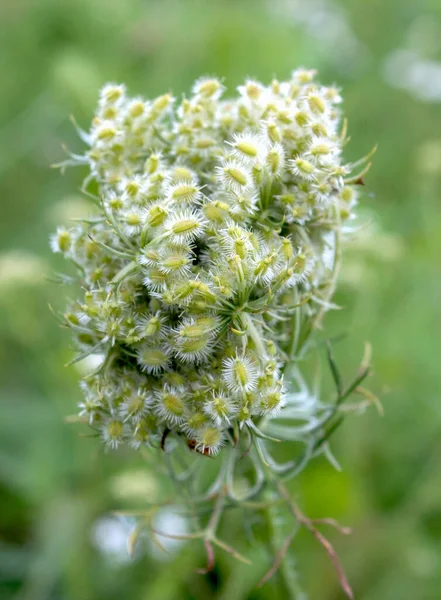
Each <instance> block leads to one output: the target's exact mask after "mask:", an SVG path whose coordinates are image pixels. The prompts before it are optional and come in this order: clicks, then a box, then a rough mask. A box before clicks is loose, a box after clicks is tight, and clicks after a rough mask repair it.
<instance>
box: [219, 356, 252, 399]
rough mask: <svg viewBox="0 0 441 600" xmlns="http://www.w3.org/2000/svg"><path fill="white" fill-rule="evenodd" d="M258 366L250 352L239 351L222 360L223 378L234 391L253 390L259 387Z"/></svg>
mask: <svg viewBox="0 0 441 600" xmlns="http://www.w3.org/2000/svg"><path fill="white" fill-rule="evenodd" d="M257 377H258V368H257V364H256V362H255V361H254V359H253V358H252V357H251V355H250V354H249V353H240V354H239V353H237V354H236V356H235V357H231V358H224V359H223V361H222V378H223V380H224V382H225V384H226V385H227V387H228V389H230V390H231V391H232V392H234V393H240V392H251V391H252V390H254V389H256V387H257Z"/></svg>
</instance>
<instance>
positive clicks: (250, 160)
mask: <svg viewBox="0 0 441 600" xmlns="http://www.w3.org/2000/svg"><path fill="white" fill-rule="evenodd" d="M223 94H224V86H223V85H222V83H221V82H220V81H219V80H217V79H214V78H203V79H200V80H198V81H196V83H195V84H194V86H193V89H192V93H191V95H190V96H189V97H184V98H183V99H182V100H181V101H179V102H178V101H177V100H176V99H175V98H173V97H172V95H170V94H165V95H163V96H160V97H158V98H155V99H153V100H145V99H143V98H140V97H135V98H131V97H129V96H127V93H126V89H125V87H124V86H123V85H114V84H109V85H106V86H105V87H104V88H103V89H102V91H101V94H100V98H99V102H98V107H97V111H96V115H95V117H94V119H93V121H92V125H91V128H90V132H89V133H85V132H82V131H80V134H81V137H82V139H83V140H84V142H86V143H87V145H88V148H87V151H86V152H85V154H84V155H81V156H79V155H72V157H71V158H70V159H69V160H68V161H66V164H86V165H87V166H88V168H89V170H90V172H89V174H88V176H87V178H86V181H85V188H89V189H92V186H95V187H94V189H97V194H96V197H95V198H94V201H95V203H96V207H95V210H94V212H93V216H91V217H90V218H89V219H85V220H81V221H76V222H75V223H74V226H73V227H69V228H59V229H58V230H57V232H56V233H55V234H54V235H53V236H52V238H51V246H52V249H53V250H54V251H55V252H61V253H62V254H63V255H64V256H65V257H66V258H67V259H70V260H71V261H72V262H73V264H74V265H75V268H76V271H77V273H78V278H79V281H80V285H81V289H82V290H83V291H84V293H83V294H82V297H81V299H79V300H77V301H75V302H73V303H71V304H70V305H69V307H68V308H67V310H66V312H65V314H64V316H63V322H64V325H66V326H68V327H69V328H70V330H71V332H72V335H73V337H74V341H75V346H76V347H77V348H78V349H79V355H78V357H77V358H83V357H85V356H87V355H89V354H99V355H101V357H102V362H101V364H100V366H99V367H98V369H97V370H96V371H95V372H94V373H92V374H90V375H88V376H87V377H86V378H84V380H83V381H82V383H81V386H82V390H83V393H84V401H83V402H82V404H81V406H80V409H81V413H80V414H81V415H82V416H83V417H87V420H88V422H89V424H90V425H91V426H92V427H93V428H94V429H95V430H96V431H98V432H99V433H100V435H101V437H102V439H103V441H104V442H105V443H106V444H107V445H108V446H110V447H113V448H114V447H117V446H118V445H119V444H122V443H128V444H130V445H131V446H133V447H135V448H138V447H140V446H142V445H146V444H147V445H151V444H153V445H158V443H159V441H160V440H161V438H163V436H164V435H165V433H166V432H167V433H168V432H173V433H175V434H176V435H180V436H183V437H184V438H185V439H186V440H187V441H188V444H189V445H190V446H191V447H192V448H195V449H196V450H198V451H200V452H202V453H204V454H215V453H217V452H218V451H219V450H220V448H221V447H222V446H223V445H224V444H228V443H232V440H233V437H234V435H236V436H237V434H238V433H240V431H241V430H243V429H244V428H250V429H251V430H256V429H257V428H258V426H259V423H260V422H261V420H262V419H269V418H272V417H274V416H277V417H278V418H283V410H284V406H285V404H286V403H287V402H288V403H289V393H290V387H289V386H290V382H289V381H287V379H288V378H287V377H286V378H285V381H284V371H285V370H286V369H285V368H286V366H287V365H288V364H289V363H290V361H292V360H293V359H294V358H295V354H296V351H297V348H296V345H297V344H298V343H299V335H298V334H299V330H300V329H301V330H302V331H308V329H310V328H311V327H312V324H313V323H314V322H315V319H317V316H318V315H319V314H320V313H322V312H323V310H324V308H326V304H327V301H328V300H329V286H330V281H332V278H333V273H334V269H335V262H336V255H337V253H338V252H339V249H338V245H339V244H338V240H339V234H340V231H341V229H342V226H343V225H342V224H343V223H344V222H346V221H347V220H348V219H350V218H351V214H352V210H353V207H354V204H355V202H356V193H355V190H354V187H353V186H352V185H350V183H351V179H350V178H349V176H348V175H349V172H350V170H351V165H345V164H344V163H342V158H341V152H342V146H343V145H344V143H345V133H344V131H342V129H344V127H342V126H341V113H340V108H339V105H340V103H341V101H342V98H341V96H340V94H339V91H338V90H337V89H336V88H333V87H324V86H322V85H320V84H319V83H317V82H316V81H315V72H314V71H309V70H305V69H299V70H296V71H294V72H293V73H292V76H291V79H290V80H289V81H285V82H279V81H272V83H271V84H270V85H268V86H264V85H263V84H261V83H260V82H258V81H254V80H247V81H245V83H244V84H243V85H241V86H239V88H238V90H237V96H235V97H234V98H224V95H223ZM299 315H301V318H299Z"/></svg>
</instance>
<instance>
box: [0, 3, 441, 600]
mask: <svg viewBox="0 0 441 600" xmlns="http://www.w3.org/2000/svg"><path fill="white" fill-rule="evenodd" d="M271 4H273V3H272V2H269V3H263V2H259V1H258V2H255V1H252V2H247V1H238V2H231V1H228V0H223V1H222V2H210V3H208V2H201V1H189V2H175V1H169V2H165V3H153V2H141V1H136V0H131V1H127V2H117V1H112V2H109V1H108V0H106V1H104V0H96V1H94V2H88V1H86V0H77V1H75V2H71V3H63V2H55V1H53V0H41V1H40V2H38V3H37V2H35V3H33V2H29V1H26V0H22V1H17V2H6V1H5V2H3V3H1V4H0V22H1V24H2V25H1V27H2V31H1V40H0V45H1V52H0V61H1V63H2V66H3V69H2V84H3V85H2V95H1V98H0V123H1V126H0V144H1V146H2V152H1V158H0V174H1V184H0V187H1V194H2V218H1V219H0V230H1V242H0V244H1V245H2V254H1V256H0V312H1V314H2V318H1V320H0V335H1V346H0V357H1V362H0V379H1V381H2V387H1V399H0V403H1V413H2V416H1V421H0V434H1V444H0V469H1V470H0V475H1V480H2V484H1V485H2V489H1V500H0V505H1V506H0V514H1V538H2V544H1V550H0V551H1V554H0V563H1V576H2V579H1V584H0V585H1V595H2V596H3V597H5V598H9V597H14V596H15V595H16V593H17V592H18V590H19V589H20V590H21V592H20V594H21V597H22V598H27V599H31V600H38V599H42V600H47V599H51V598H63V599H76V598H78V599H83V598H94V599H95V598H106V599H108V598H110V599H112V598H121V597H129V598H133V599H136V598H146V597H149V598H150V597H151V598H155V599H164V600H165V599H172V598H177V597H178V598H183V599H185V598H210V597H213V598H229V599H234V598H237V599H238V600H242V599H244V598H250V599H251V600H252V599H261V598H278V597H280V595H281V594H282V593H283V592H282V589H283V588H282V585H283V584H282V582H281V580H280V579H279V576H278V575H275V576H274V578H273V579H271V580H270V581H269V583H268V584H267V585H266V586H264V587H263V588H260V589H259V590H256V585H257V584H258V582H259V581H260V579H261V578H262V577H263V575H264V573H265V572H266V571H267V569H269V568H270V565H271V561H272V560H273V558H272V557H270V556H269V555H267V554H266V553H265V550H264V549H263V544H261V542H262V541H263V538H259V535H258V533H256V529H257V528H256V526H255V524H254V518H255V517H248V518H245V517H243V516H242V514H241V513H240V512H239V511H235V510H230V509H228V512H227V517H226V518H228V525H222V524H221V527H220V532H219V534H220V535H222V538H223V537H225V538H226V539H229V540H230V541H231V542H235V545H236V546H238V550H239V551H240V552H241V553H245V554H246V555H247V557H248V558H249V559H250V560H252V562H253V567H252V568H250V567H249V566H248V565H245V564H244V565H242V564H239V563H237V564H236V563H234V562H232V561H231V558H230V556H228V554H223V553H219V556H218V561H217V566H216V570H215V572H214V573H213V574H212V576H211V577H201V576H199V575H193V570H194V569H195V568H197V567H200V566H201V564H203V560H204V559H203V554H202V548H200V547H199V546H198V545H197V544H189V545H187V546H185V551H184V552H180V553H177V554H174V553H173V552H172V553H171V554H170V556H169V558H168V560H166V561H165V562H163V559H159V558H158V555H157V554H156V553H155V550H154V549H151V548H149V550H148V554H147V556H144V557H142V558H139V559H137V560H135V561H134V562H129V563H118V564H116V563H115V562H114V560H113V559H112V555H111V554H109V553H106V552H103V551H102V550H99V549H97V543H96V526H97V520H99V519H100V518H102V516H103V515H105V514H108V513H109V511H112V510H116V509H121V510H124V511H126V510H129V509H133V508H135V507H138V508H139V509H140V510H141V509H142V508H144V509H145V507H146V503H147V502H151V503H153V502H161V501H164V502H165V501H166V500H167V499H168V498H169V497H170V495H171V490H169V489H166V490H163V489H162V488H161V486H160V485H159V483H158V477H157V476H156V475H155V473H156V471H157V470H159V469H162V468H166V465H164V466H159V465H155V464H152V465H151V469H150V470H149V471H148V475H145V479H144V480H143V479H142V477H141V476H140V472H139V469H142V472H143V473H144V461H143V460H141V458H140V457H138V456H137V454H135V453H134V452H132V451H130V450H127V451H123V454H122V455H121V456H120V457H119V458H118V457H117V455H108V454H101V453H100V451H99V450H97V447H98V443H97V440H95V439H90V440H89V439H81V438H78V436H77V433H76V431H75V427H73V426H72V425H67V424H63V421H62V419H63V417H64V415H66V414H70V413H72V412H74V411H75V408H76V405H77V403H78V402H79V401H80V395H79V393H78V391H77V386H76V379H77V374H76V370H75V369H77V368H78V369H79V368H80V367H81V363H79V364H78V365H77V366H76V367H74V368H69V369H66V370H65V371H63V369H62V367H63V364H64V363H66V362H67V361H68V360H69V359H70V358H71V357H72V349H69V348H68V347H67V345H66V335H65V332H63V331H62V330H59V329H58V328H57V327H56V325H54V319H53V316H52V314H51V313H50V311H49V310H48V309H47V299H48V298H51V304H53V305H54V306H55V308H56V309H58V308H60V307H61V306H62V305H63V304H64V301H63V297H64V295H65V289H64V288H61V287H60V288H59V287H57V286H55V285H53V284H50V283H48V282H45V280H44V276H45V275H47V276H51V275H52V271H53V270H55V271H60V270H62V269H63V268H64V265H63V264H62V263H61V261H57V260H56V259H51V257H49V256H48V252H47V236H48V234H49V233H50V232H51V231H53V230H54V228H55V227H56V226H57V225H58V224H59V223H60V222H63V221H64V220H66V221H67V220H68V219H69V217H77V218H83V217H84V216H85V214H87V208H85V207H84V203H83V201H82V200H81V199H80V197H81V196H80V193H78V194H75V193H74V194H72V190H75V189H79V187H80V185H81V180H82V174H81V173H79V172H76V171H75V170H72V169H71V170H68V171H66V174H65V176H64V178H60V177H59V174H58V173H54V172H53V171H50V170H48V165H49V164H51V163H54V162H58V161H60V160H62V159H63V152H62V150H61V144H62V143H67V145H68V147H69V148H70V149H71V150H72V151H73V152H80V151H81V143H80V142H78V140H77V136H76V132H75V130H74V128H72V126H71V123H70V122H69V121H68V119H66V115H67V114H69V113H72V114H74V115H75V118H76V120H77V121H78V122H79V123H80V125H81V126H86V125H87V123H88V121H89V116H90V114H91V113H92V111H93V109H94V103H95V98H96V95H97V93H98V90H99V88H100V87H101V86H102V85H103V83H104V82H105V81H107V80H115V81H120V80H122V81H125V82H126V83H127V85H128V86H129V88H130V90H131V91H133V93H135V94H136V93H145V90H146V89H147V90H148V95H149V96H152V97H153V96H155V95H156V94H159V93H161V92H162V91H163V90H164V89H166V90H167V89H168V87H169V86H170V84H171V82H173V92H174V93H175V94H176V95H178V94H180V93H181V92H184V91H185V90H186V89H188V88H189V86H190V85H191V82H192V81H193V80H194V78H195V77H197V76H198V75H199V74H200V73H207V74H210V75H212V74H217V75H225V78H226V79H225V81H224V82H223V83H224V84H225V85H227V86H228V87H229V88H234V86H235V85H239V84H240V82H241V80H242V78H243V75H244V74H246V75H249V76H252V77H258V78H260V79H263V80H265V81H270V80H271V78H272V77H273V76H275V74H277V75H278V76H279V77H280V78H285V77H287V76H288V75H289V73H290V71H291V69H292V65H293V62H294V63H295V64H304V65H305V66H310V65H314V66H316V67H318V68H319V70H320V77H321V79H322V80H323V81H333V80H336V81H338V82H339V83H341V84H342V85H343V86H344V97H345V113H346V115H347V116H348V118H349V124H350V131H351V135H352V137H353V142H352V143H351V144H350V146H348V149H347V152H348V157H349V158H350V159H352V158H353V159H354V160H355V158H356V157H357V156H361V155H364V154H366V152H367V151H368V150H369V148H371V147H373V146H374V145H375V144H376V143H378V145H379V152H378V156H377V158H376V163H375V169H374V170H373V171H372V172H371V173H369V175H368V177H366V184H367V191H368V193H369V194H371V193H372V200H370V202H371V206H372V209H371V210H370V211H369V215H368V219H372V226H371V227H370V228H369V229H367V230H366V231H361V232H360V233H359V234H358V241H355V240H354V241H353V242H351V243H350V245H349V246H348V247H347V248H346V260H345V263H344V265H343V270H342V274H341V284H340V288H339V292H338V294H337V297H336V301H337V303H338V304H339V305H341V306H344V307H345V310H344V311H340V312H338V311H332V312H331V313H330V314H329V316H328V317H327V319H326V325H327V331H328V332H331V335H334V334H335V336H339V335H340V334H342V333H349V335H348V336H346V338H345V339H344V340H343V341H340V342H338V343H334V344H333V349H334V353H335V355H336V362H337V364H339V365H343V367H344V368H342V374H343V375H344V376H346V374H347V373H351V372H355V370H356V368H357V365H356V359H355V356H356V355H357V356H358V354H359V349H360V348H362V346H363V343H364V341H365V340H366V339H369V340H370V341H371V343H372V345H373V347H374V349H375V360H374V380H373V381H372V380H371V381H370V387H371V386H373V387H374V389H375V390H376V392H377V393H378V395H380V396H381V399H382V402H383V405H384V408H385V416H384V418H382V419H379V418H378V416H377V415H376V414H375V413H374V412H373V411H372V412H371V413H370V414H368V415H365V416H363V418H362V419H359V420H358V419H355V418H352V419H351V424H350V426H346V425H345V424H343V425H342V429H341V430H339V431H337V432H336V434H335V441H334V453H335V455H336V456H337V457H338V458H339V459H340V462H341V463H342V465H343V466H344V472H343V473H339V472H337V471H334V470H333V469H332V467H330V466H329V465H327V463H325V462H324V461H322V460H321V459H318V460H317V461H315V462H312V463H311V465H310V469H309V471H308V472H307V473H303V474H302V475H301V476H300V477H299V478H298V479H297V480H296V486H295V487H293V488H292V491H293V492H294V495H295V496H296V497H298V500H299V503H300V505H301V506H302V508H303V510H304V513H306V514H308V515H310V516H311V517H322V516H332V517H336V518H339V519H341V520H343V521H344V522H345V523H348V524H350V525H351V526H352V528H353V533H352V536H351V538H348V537H345V538H343V539H342V540H341V541H337V542H336V548H337V549H338V551H339V554H340V556H341V560H342V562H343V564H345V567H346V571H347V574H348V577H349V579H350V581H351V584H352V586H353V588H354V590H355V591H356V597H357V598H363V599H364V600H370V599H373V598H375V599H377V598H388V599H391V600H395V599H397V600H398V599H399V600H414V598H418V597H424V598H427V599H429V600H431V599H433V600H435V599H437V598H438V597H439V589H440V587H441V580H440V573H441V568H440V564H439V560H440V559H439V556H440V555H441V552H440V550H441V548H440V541H439V535H438V528H437V523H438V521H439V505H440V500H441V498H440V491H439V484H438V479H439V466H440V459H439V449H438V443H437V440H438V437H439V422H440V413H439V408H438V396H439V367H438V362H439V359H438V354H439V352H438V351H437V350H438V338H439V331H438V330H437V327H438V325H437V323H438V321H439V319H438V313H439V297H440V291H441V290H440V282H439V276H438V271H439V255H440V253H441V247H440V240H441V223H440V220H439V173H440V172H441V161H440V159H439V156H440V151H439V148H440V142H439V139H438V138H439V134H438V133H437V131H438V130H439V123H440V117H439V105H438V104H436V103H433V104H430V103H424V102H422V101H419V100H417V99H415V98H414V97H412V96H411V95H409V94H408V93H407V92H406V91H401V90H397V89H394V88H392V87H391V86H390V85H389V81H387V80H385V79H384V76H383V73H384V70H383V65H384V61H385V59H386V58H387V55H388V54H389V53H390V52H391V51H392V50H394V49H396V48H398V47H406V46H409V45H410V46H411V47H413V48H414V49H416V50H417V51H418V52H421V53H423V54H424V56H425V57H426V58H428V59H432V60H439V58H440V56H439V48H438V49H437V46H436V43H432V45H430V43H429V42H430V40H431V39H432V41H433V40H435V42H436V38H437V36H436V35H435V37H434V36H433V33H432V34H431V33H430V31H433V29H432V30H430V31H429V30H428V32H427V35H423V36H421V35H419V37H418V36H417V33H416V32H417V31H420V32H421V28H422V27H423V26H424V23H423V20H422V17H424V18H425V19H426V22H427V19H428V20H429V21H430V22H431V23H435V24H436V22H437V19H439V13H440V7H439V2H437V1H435V0H427V1H425V2H420V3H418V4H416V3H415V2H410V1H404V2H403V1H398V0H392V1H391V2H371V3H368V2H361V1H359V2H342V3H341V5H338V4H337V3H336V2H335V3H332V4H333V5H334V6H335V7H337V8H339V7H340V6H343V7H345V8H346V10H347V13H343V14H344V16H347V19H348V21H349V23H350V25H351V27H352V30H353V33H354V35H355V36H356V37H357V38H358V40H359V41H360V43H361V44H363V47H364V54H363V57H364V58H363V60H360V61H359V63H358V66H357V65H355V67H354V66H353V67H352V70H350V69H347V70H345V69H344V68H343V70H342V67H341V62H340V63H338V62H336V60H335V54H333V53H332V52H328V51H327V50H326V49H325V50H324V49H323V48H324V46H323V45H320V44H322V43H323V39H324V38H325V37H326V36H323V35H322V36H320V34H317V35H315V29H314V26H312V25H311V24H308V23H307V22H306V20H305V19H303V21H299V18H300V15H301V14H304V12H305V11H304V10H303V11H302V10H299V8H298V6H299V3H294V2H293V3H292V6H293V7H295V8H296V10H291V11H287V12H286V13H283V11H281V12H278V13H277V11H274V10H272V9H271V10H270V9H269V8H268V7H269V6H271ZM275 4H277V5H279V4H280V6H282V5H283V6H285V8H286V7H288V8H289V6H290V4H291V3H289V2H285V3H283V2H280V3H275ZM300 4H303V5H304V6H306V5H309V4H311V5H312V4H313V3H312V2H311V3H310V2H306V1H305V2H303V3H300ZM303 9H304V7H303ZM315 11H316V14H317V7H315ZM337 12H338V11H337ZM340 14H341V13H340ZM293 15H294V16H293ZM296 15H297V17H296V20H295V21H293V20H292V19H293V18H294V17H295V16H296ZM302 18H303V17H302ZM331 21H332V19H329V18H328V19H324V20H323V21H322V22H321V24H320V25H318V23H320V21H316V22H315V28H316V29H317V27H324V26H325V24H326V23H330V22H331ZM431 27H433V26H431ZM429 29H430V28H429ZM431 36H432V37H431ZM438 37H439V36H438ZM320 40H322V41H320ZM421 40H422V41H421ZM340 42H341V43H340ZM340 42H339V43H335V44H333V46H334V47H337V48H338V47H343V46H344V45H343V36H341V40H340ZM423 42H424V43H423ZM412 44H413V46H412ZM342 54H343V55H347V56H349V54H351V52H347V51H345V53H343V52H342ZM353 54H354V56H355V52H354V53H353ZM360 56H361V55H360ZM343 64H344V61H343ZM352 65H353V63H352ZM355 68H357V69H358V71H357V70H354V69H355ZM377 214H378V216H377ZM18 251H19V254H17V252H18ZM48 263H49V264H48ZM72 295H74V292H73V291H72ZM323 355H325V352H324V351H323ZM330 379H331V378H330V375H329V382H328V383H325V384H324V387H323V389H322V394H328V397H329V398H332V394H333V393H334V392H333V388H332V387H331V386H332V382H331V380H330ZM340 432H342V433H343V434H340ZM118 456H119V455H118ZM279 458H281V459H284V460H289V458H290V457H289V455H288V456H284V457H283V456H282V457H279ZM207 460H209V459H207ZM216 460H217V459H216ZM129 464H130V467H128V465H129ZM134 482H137V483H136V484H135V483H134ZM127 519H129V517H127ZM112 523H113V522H112ZM127 523H128V529H129V530H130V527H131V522H130V519H129V520H128V521H127ZM113 525H114V523H113ZM113 525H112V526H113ZM224 528H225V530H224ZM242 528H244V530H245V531H246V532H248V533H247V534H246V535H248V537H246V535H245V534H244V533H242V531H243V529H242ZM91 531H94V532H95V537H93V539H91V535H90V532H91ZM239 531H240V535H239V533H237V534H236V532H239ZM287 533H288V532H286V534H287ZM236 535H237V538H238V540H236V539H234V538H235V536H236ZM300 535H301V536H302V537H301V538H299V543H301V544H302V553H301V555H299V556H298V561H299V563H300V564H299V571H300V572H301V573H302V582H301V583H302V586H303V587H306V588H307V589H310V590H311V597H312V598H320V600H321V599H326V598H335V597H336V595H337V594H338V592H337V589H336V586H337V583H336V582H335V576H334V573H333V571H332V568H331V566H330V565H328V562H327V560H326V556H325V555H324V553H323V556H322V555H321V552H320V548H318V547H317V546H316V544H315V543H313V540H309V538H307V537H306V534H303V533H301V534H300ZM229 536H231V537H229ZM262 536H263V534H262ZM331 536H332V540H333V541H334V539H335V540H337V538H334V535H333V534H332V533H331V534H330V537H331ZM276 539H277V540H278V541H279V545H278V547H280V546H281V545H282V543H283V535H281V534H280V533H279V534H278V535H277V536H276ZM141 541H142V540H141ZM237 541H239V543H238V544H237V543H236V542H237ZM143 543H144V542H143ZM295 543H296V542H295ZM294 548H295V544H294ZM275 551H277V549H275ZM171 573H172V574H173V577H171V576H170V574H171ZM318 573H319V574H320V576H318Z"/></svg>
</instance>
